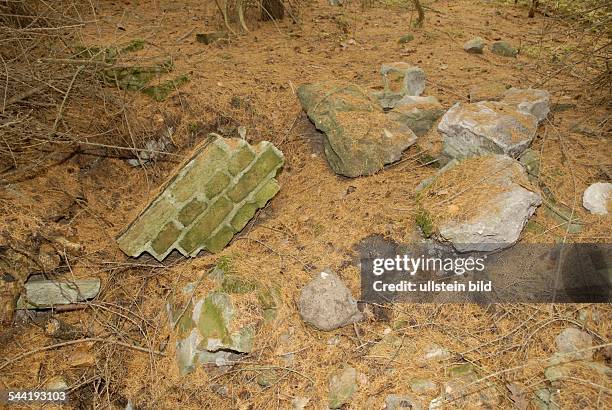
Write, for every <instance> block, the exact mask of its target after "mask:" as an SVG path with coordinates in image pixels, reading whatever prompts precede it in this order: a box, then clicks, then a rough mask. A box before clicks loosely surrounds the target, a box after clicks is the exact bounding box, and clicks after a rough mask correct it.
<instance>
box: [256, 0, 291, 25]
mask: <svg viewBox="0 0 612 410" xmlns="http://www.w3.org/2000/svg"><path fill="white" fill-rule="evenodd" d="M284 16H285V6H284V5H283V0H263V1H262V2H261V19H262V20H264V21H268V20H280V19H282V18H283V17H284Z"/></svg>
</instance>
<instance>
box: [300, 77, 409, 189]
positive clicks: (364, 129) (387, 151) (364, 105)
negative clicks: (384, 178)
mask: <svg viewBox="0 0 612 410" xmlns="http://www.w3.org/2000/svg"><path fill="white" fill-rule="evenodd" d="M297 94H298V97H299V99H300V103H301V104H302V107H303V108H304V110H305V111H306V113H307V114H308V117H309V118H310V120H311V121H312V122H313V123H314V125H315V126H316V127H317V129H319V130H321V131H323V133H324V134H325V139H324V150H325V156H326V158H327V161H328V162H329V165H330V166H331V168H332V169H333V170H334V172H336V173H338V174H341V175H345V176H348V177H357V176H361V175H372V174H374V173H375V172H377V171H379V170H381V169H382V168H383V167H384V166H385V165H386V164H389V163H392V162H395V161H397V160H398V159H399V158H400V157H401V154H402V152H403V151H404V150H405V149H406V148H408V147H409V146H411V145H412V144H414V142H415V141H416V138H417V137H416V135H414V133H413V132H412V131H411V130H410V128H408V127H407V126H405V125H402V124H401V123H399V122H397V121H394V120H393V119H392V118H390V117H389V116H388V115H386V114H385V113H384V112H383V110H382V108H381V107H380V105H379V104H378V103H377V102H376V101H374V100H373V99H371V98H370V97H369V96H368V95H367V93H366V92H365V91H364V90H362V89H361V88H359V87H357V86H355V85H350V84H349V85H346V84H345V85H341V84H334V83H318V84H305V85H302V86H300V87H299V88H298V90H297Z"/></svg>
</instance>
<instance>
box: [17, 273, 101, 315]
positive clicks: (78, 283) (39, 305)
mask: <svg viewBox="0 0 612 410" xmlns="http://www.w3.org/2000/svg"><path fill="white" fill-rule="evenodd" d="M99 292H100V279H98V278H94V279H76V280H74V281H61V282H60V281H54V280H38V281H30V282H27V283H26V284H25V293H24V294H22V295H21V296H20V297H19V300H18V301H17V309H48V308H51V307H53V306H56V305H69V304H71V303H77V302H83V301H85V300H88V299H93V298H95V297H96V296H97V295H98V293H99Z"/></svg>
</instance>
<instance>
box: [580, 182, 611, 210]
mask: <svg viewBox="0 0 612 410" xmlns="http://www.w3.org/2000/svg"><path fill="white" fill-rule="evenodd" d="M610 200H612V184H611V183H609V182H596V183H594V184H592V185H590V186H589V187H588V188H587V189H586V190H585V191H584V195H583V196H582V205H583V206H584V207H585V208H586V209H588V210H589V211H590V212H591V213H594V214H597V215H607V214H608V203H610Z"/></svg>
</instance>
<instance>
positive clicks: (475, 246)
mask: <svg viewBox="0 0 612 410" xmlns="http://www.w3.org/2000/svg"><path fill="white" fill-rule="evenodd" d="M476 160H478V166H479V167H480V169H482V170H483V171H482V173H483V174H482V175H480V174H478V175H476V176H474V175H472V176H471V177H465V176H464V175H467V174H469V171H470V167H471V166H475V164H473V163H472V162H474V161H476ZM450 173H452V174H450ZM447 174H450V176H449V178H451V180H461V179H465V178H476V179H470V181H471V182H470V191H471V192H476V193H477V195H479V196H478V199H477V201H478V206H477V207H473V206H472V205H473V204H471V201H467V202H466V201H465V200H464V199H463V198H462V195H453V196H451V197H450V198H444V199H441V200H440V201H441V204H437V203H436V201H437V200H434V201H432V202H431V203H430V202H427V201H425V202H424V203H423V206H424V209H425V210H426V211H427V212H429V213H431V214H432V218H433V220H435V221H437V222H436V231H437V232H436V233H437V235H438V237H439V238H440V239H442V240H445V241H449V242H451V243H452V244H453V246H454V247H455V249H456V250H458V251H459V252H470V251H482V252H489V251H496V250H500V249H505V248H507V247H510V246H512V245H513V244H514V243H516V241H517V240H518V239H519V237H520V234H521V232H522V230H523V228H524V227H525V225H526V223H527V221H528V220H529V217H531V215H533V213H534V212H535V210H536V208H537V207H538V206H539V205H540V204H541V203H542V199H541V197H540V195H539V194H537V193H535V192H532V191H530V190H528V189H527V188H525V187H529V186H530V184H529V181H528V179H527V176H526V174H525V170H524V169H523V167H522V166H521V164H520V163H519V162H518V161H516V160H514V159H512V158H510V157H507V156H505V155H488V156H485V157H481V158H478V159H474V160H473V161H463V162H459V163H458V164H457V165H455V166H454V167H452V168H450V169H448V170H447V171H445V172H443V173H442V174H440V175H439V176H437V177H436V179H444V178H447ZM437 182H438V181H436V180H434V181H433V182H432V184H431V185H430V186H428V187H426V188H424V190H423V191H421V193H420V195H421V196H423V197H428V196H429V194H430V193H431V195H432V196H433V197H436V193H435V191H431V190H432V189H435V188H436V183H437ZM442 185H444V182H443V180H442ZM461 189H462V188H461ZM430 191H431V192H430ZM483 193H485V194H483ZM463 194H464V195H465V194H466V193H463ZM470 204H471V205H470ZM448 215H455V216H452V217H451V216H448Z"/></svg>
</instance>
